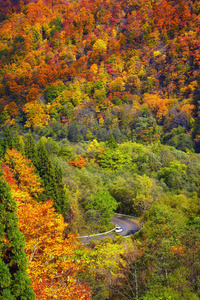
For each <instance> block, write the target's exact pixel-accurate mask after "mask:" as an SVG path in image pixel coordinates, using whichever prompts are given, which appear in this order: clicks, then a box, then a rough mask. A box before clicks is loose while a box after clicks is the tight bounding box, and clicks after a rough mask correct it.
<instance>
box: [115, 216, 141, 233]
mask: <svg viewBox="0 0 200 300" xmlns="http://www.w3.org/2000/svg"><path fill="white" fill-rule="evenodd" d="M114 215H117V216H122V217H126V218H132V219H135V220H137V221H139V222H140V224H142V227H141V228H140V230H138V231H136V232H134V233H133V234H132V235H134V234H136V233H138V232H140V231H141V230H142V229H143V228H144V222H143V221H141V220H140V219H138V218H137V217H133V216H129V215H123V214H117V213H115V214H114ZM128 236H129V235H128ZM128 236H124V237H128Z"/></svg>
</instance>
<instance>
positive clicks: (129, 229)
mask: <svg viewBox="0 0 200 300" xmlns="http://www.w3.org/2000/svg"><path fill="white" fill-rule="evenodd" d="M112 223H113V224H115V225H116V226H120V227H121V228H122V232H120V233H119V234H120V235H122V236H124V237H126V236H129V235H132V234H134V233H136V232H137V231H139V230H140V229H141V227H142V226H141V224H140V223H139V222H138V220H135V219H133V218H129V217H126V216H120V215H115V216H114V218H113V220H112ZM114 234H115V232H114V231H112V232H111V233H108V234H103V235H98V236H88V237H83V238H82V237H79V238H80V240H81V242H82V243H83V244H87V243H89V242H90V241H91V240H102V239H104V238H105V237H110V238H113V236H114Z"/></svg>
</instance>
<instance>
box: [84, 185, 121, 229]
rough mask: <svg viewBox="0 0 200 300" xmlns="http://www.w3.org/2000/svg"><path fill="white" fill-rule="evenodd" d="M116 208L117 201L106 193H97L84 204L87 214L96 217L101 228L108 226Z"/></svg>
mask: <svg viewBox="0 0 200 300" xmlns="http://www.w3.org/2000/svg"><path fill="white" fill-rule="evenodd" d="M116 208H117V201H116V200H115V199H114V198H113V197H112V196H111V195H110V194H109V193H108V192H107V191H99V192H97V193H96V194H95V195H91V198H90V199H89V201H88V202H87V203H86V204H85V209H86V211H87V213H88V214H89V212H91V216H94V215H95V217H96V216H98V218H99V219H100V224H101V225H102V226H107V225H108V224H109V222H110V221H111V220H112V218H113V214H114V210H116ZM95 212H96V213H95Z"/></svg>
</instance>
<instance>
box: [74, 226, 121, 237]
mask: <svg viewBox="0 0 200 300" xmlns="http://www.w3.org/2000/svg"><path fill="white" fill-rule="evenodd" d="M114 230H115V228H113V229H111V230H109V231H107V232H102V233H97V234H92V235H85V236H79V237H78V239H81V238H82V239H84V238H90V237H93V236H100V235H104V234H108V233H111V232H112V231H114Z"/></svg>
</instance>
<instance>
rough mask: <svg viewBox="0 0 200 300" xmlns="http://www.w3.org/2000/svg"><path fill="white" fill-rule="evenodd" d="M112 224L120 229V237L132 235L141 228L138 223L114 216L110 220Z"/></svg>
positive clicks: (130, 219)
mask: <svg viewBox="0 0 200 300" xmlns="http://www.w3.org/2000/svg"><path fill="white" fill-rule="evenodd" d="M112 223H113V224H115V225H117V226H120V227H121V228H122V232H121V235H123V236H129V235H131V234H134V233H135V232H137V231H139V230H140V228H141V226H140V225H139V224H138V221H136V220H134V219H132V218H127V217H124V216H117V215H115V216H114V218H113V220H112Z"/></svg>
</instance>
